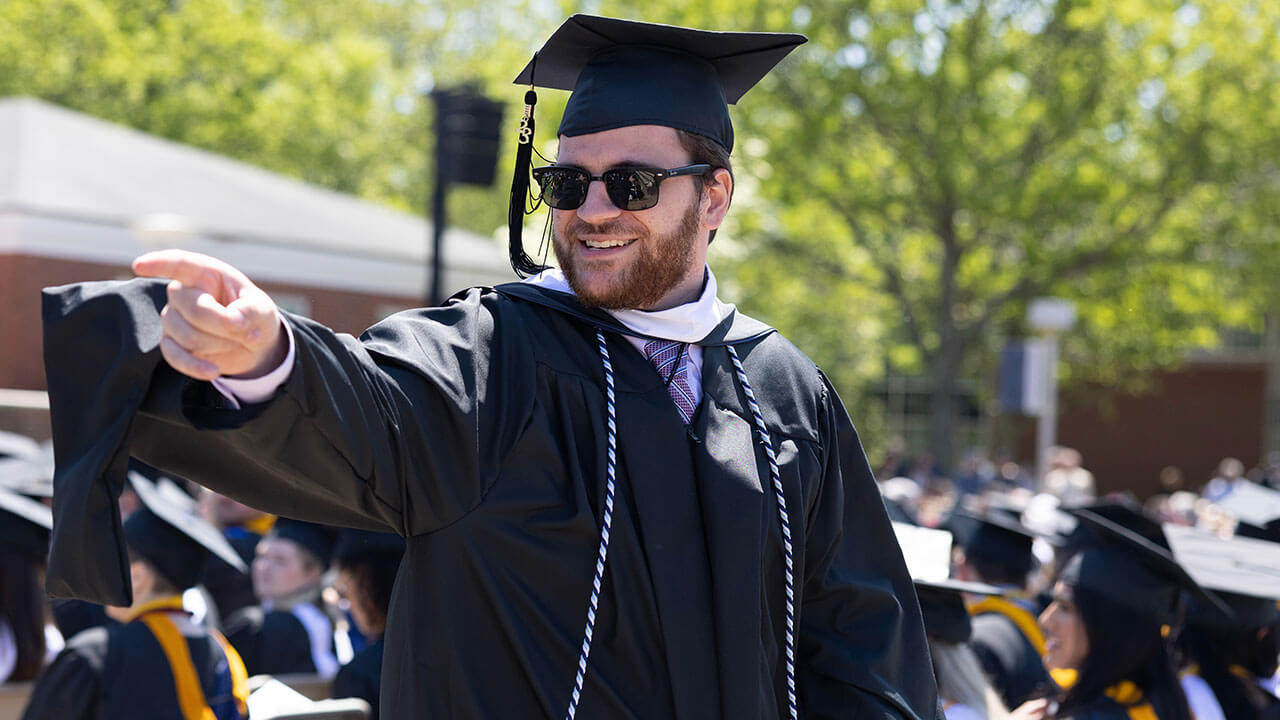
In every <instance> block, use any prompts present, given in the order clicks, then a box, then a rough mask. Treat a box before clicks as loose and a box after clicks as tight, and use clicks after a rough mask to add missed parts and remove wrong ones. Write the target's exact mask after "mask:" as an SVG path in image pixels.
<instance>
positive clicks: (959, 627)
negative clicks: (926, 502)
mask: <svg viewBox="0 0 1280 720" xmlns="http://www.w3.org/2000/svg"><path fill="white" fill-rule="evenodd" d="M893 532H894V535H896V536H897V538H898V545H899V546H900V547H901V548H902V557H903V559H904V560H906V563H907V571H908V572H909V573H911V578H912V581H913V582H914V583H915V586H916V597H917V598H918V599H919V601H920V612H921V614H922V615H924V629H925V633H926V634H928V635H929V636H931V637H934V638H937V639H939V640H943V641H945V642H952V643H960V642H965V641H967V640H968V639H969V635H970V633H971V632H972V625H971V624H970V621H969V609H968V607H967V606H966V605H965V602H964V593H972V594H975V595H999V594H1001V592H1000V588H998V587H995V586H994V585H987V584H985V583H972V582H963V581H960V580H952V579H951V577H950V574H951V533H949V532H947V531H946V530H934V529H932V528H924V527H916V526H914V525H907V524H904V523H894V524H893Z"/></svg>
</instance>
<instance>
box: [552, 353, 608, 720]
mask: <svg viewBox="0 0 1280 720" xmlns="http://www.w3.org/2000/svg"><path fill="white" fill-rule="evenodd" d="M596 341H597V342H598V343H599V346H600V360H601V362H603V363H604V396H605V406H606V411H607V414H608V422H609V424H608V437H609V440H608V442H609V452H608V464H607V467H606V470H605V486H604V518H603V520H602V521H601V529H600V554H599V555H598V556H597V557H596V575H595V578H593V579H592V580H591V602H590V604H589V605H588V606H587V629H586V632H585V633H584V634H583V638H582V652H581V653H580V654H579V655H578V675H577V677H575V678H574V679H573V694H572V696H571V697H570V698H569V710H568V711H567V712H566V713H565V718H566V720H573V716H574V715H575V714H576V713H577V712H578V701H579V700H581V699H582V683H583V681H584V680H586V677H587V658H588V656H590V655H591V634H592V633H593V632H594V631H595V627H596V608H597V607H598V606H599V604H600V584H601V583H602V582H604V567H605V561H606V560H608V558H609V529H610V527H611V526H612V525H613V479H614V473H615V469H616V467H617V458H618V423H617V417H616V413H615V411H614V396H613V363H612V362H610V361H609V346H608V344H606V343H605V340H604V333H602V332H600V331H599V330H596Z"/></svg>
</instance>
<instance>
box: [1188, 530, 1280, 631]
mask: <svg viewBox="0 0 1280 720" xmlns="http://www.w3.org/2000/svg"><path fill="white" fill-rule="evenodd" d="M1164 531H1165V535H1166V536H1168V538H1169V545H1170V546H1171V547H1172V548H1173V555H1174V557H1175V558H1177V560H1178V562H1179V563H1180V564H1181V565H1182V566H1183V567H1184V568H1186V570H1187V572H1188V573H1189V574H1190V575H1191V577H1192V578H1194V579H1195V581H1196V582H1197V583H1199V584H1200V586H1201V587H1205V588H1208V589H1210V590H1213V591H1214V594H1216V595H1218V596H1220V597H1221V598H1222V600H1223V601H1225V602H1226V603H1227V605H1229V606H1230V607H1231V610H1232V612H1233V613H1234V617H1228V616H1226V615H1223V614H1222V613H1221V612H1218V611H1217V610H1216V609H1215V608H1213V607H1212V606H1204V605H1203V604H1202V603H1192V606H1191V608H1190V615H1191V617H1192V619H1193V620H1194V621H1195V622H1197V623H1201V624H1205V625H1210V626H1217V627H1243V628H1257V627H1261V626H1263V625H1269V624H1271V623H1273V622H1275V620H1276V601H1277V600H1280V545H1277V544H1276V543H1272V542H1267V541H1265V540H1253V539H1248V538H1238V537H1237V538H1230V539H1227V538H1221V537H1218V536H1216V535H1212V534H1210V533H1207V532H1204V531H1202V530H1197V529H1195V528H1189V527H1183V526H1180V525H1169V524H1167V525H1165V526H1164Z"/></svg>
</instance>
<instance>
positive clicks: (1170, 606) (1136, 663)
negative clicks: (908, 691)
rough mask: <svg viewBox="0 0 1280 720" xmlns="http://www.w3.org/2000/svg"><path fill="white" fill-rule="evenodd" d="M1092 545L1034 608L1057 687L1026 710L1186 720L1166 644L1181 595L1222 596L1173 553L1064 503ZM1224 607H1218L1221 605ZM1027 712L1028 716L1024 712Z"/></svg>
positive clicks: (1118, 719) (1119, 719)
mask: <svg viewBox="0 0 1280 720" xmlns="http://www.w3.org/2000/svg"><path fill="white" fill-rule="evenodd" d="M1071 513H1072V515H1074V516H1076V517H1077V518H1078V519H1079V520H1081V521H1082V522H1084V523H1085V524H1086V525H1087V526H1088V527H1089V529H1090V530H1092V531H1093V532H1094V533H1095V535H1096V537H1097V543H1096V544H1094V545H1091V546H1088V547H1085V548H1084V549H1083V550H1081V551H1080V552H1078V553H1077V554H1076V555H1075V556H1073V557H1072V558H1071V560H1070V561H1068V562H1067V564H1066V566H1065V568H1064V569H1063V572H1062V574H1061V576H1060V577H1059V578H1058V581H1057V583H1056V584H1055V585H1054V588H1053V602H1052V603H1051V604H1050V605H1049V607H1048V608H1047V609H1046V610H1045V611H1044V613H1042V614H1041V616H1040V625H1041V627H1042V628H1043V629H1044V631H1045V637H1046V643H1045V651H1046V654H1045V664H1046V666H1047V667H1048V668H1049V669H1050V671H1051V672H1052V674H1053V677H1054V679H1055V681H1057V682H1058V684H1059V685H1060V686H1061V688H1062V690H1061V691H1060V692H1058V693H1056V694H1055V695H1054V696H1053V697H1052V698H1050V701H1049V702H1045V701H1039V702H1038V704H1035V703H1033V704H1031V707H1030V708H1029V707H1028V706H1024V707H1023V708H1019V713H1020V714H1022V715H1023V717H1033V718H1034V717H1045V716H1047V717H1052V718H1075V719H1077V720H1078V719H1081V718H1091V719H1095V720H1111V719H1113V718H1114V719H1115V720H1126V719H1132V720H1143V719H1145V720H1190V718H1191V714H1190V711H1189V709H1188V706H1187V699H1186V696H1185V695H1184V693H1183V691H1182V688H1181V686H1180V684H1179V682H1178V676H1177V672H1176V668H1175V665H1174V654H1173V652H1172V649H1171V647H1170V644H1171V641H1172V636H1173V635H1174V634H1175V632H1174V631H1175V630H1176V628H1174V627H1173V625H1174V624H1175V623H1176V622H1177V619H1178V617H1179V615H1180V612H1181V608H1180V593H1181V591H1183V590H1187V591H1190V592H1192V593H1195V594H1196V595H1198V596H1199V597H1201V598H1203V599H1204V600H1205V601H1206V602H1210V603H1213V604H1215V605H1220V606H1221V601H1220V600H1218V599H1217V598H1216V597H1214V596H1213V595H1212V594H1210V593H1208V592H1207V591H1205V590H1204V589H1202V588H1201V587H1200V586H1199V585H1197V584H1196V582H1195V581H1194V580H1193V579H1192V578H1191V577H1190V576H1189V575H1188V574H1187V573H1186V571H1185V570H1184V569H1183V568H1182V567H1181V566H1180V565H1178V563H1177V562H1176V561H1175V560H1174V558H1173V556H1172V554H1171V553H1170V552H1169V551H1167V550H1165V549H1164V548H1162V547H1160V546H1159V545H1157V544H1155V543H1153V542H1151V541H1149V540H1147V539H1145V538H1144V537H1142V535H1140V534H1138V533H1135V532H1133V531H1131V530H1129V529H1127V528H1125V527H1123V526H1122V525H1120V524H1117V523H1115V522H1113V521H1111V520H1108V519H1106V518H1104V517H1102V516H1100V515H1097V514H1095V513H1092V512H1090V511H1089V510H1085V509H1076V510H1072V511H1071ZM1222 607H1223V608H1225V606H1222ZM1024 710H1025V711H1026V713H1025V714H1023V713H1022V711H1024Z"/></svg>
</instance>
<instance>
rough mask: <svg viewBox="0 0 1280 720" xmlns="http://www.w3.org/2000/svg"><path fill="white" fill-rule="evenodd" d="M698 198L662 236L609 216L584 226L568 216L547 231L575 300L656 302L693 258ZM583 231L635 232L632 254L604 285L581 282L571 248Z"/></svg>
mask: <svg viewBox="0 0 1280 720" xmlns="http://www.w3.org/2000/svg"><path fill="white" fill-rule="evenodd" d="M701 200H702V198H701V196H699V197H698V198H695V200H694V202H693V203H692V204H691V205H690V207H689V209H688V210H687V211H686V212H685V214H684V216H683V217H681V218H680V225H679V226H678V227H677V228H676V229H675V230H674V231H673V232H671V233H669V234H667V235H657V236H655V235H650V234H649V233H648V232H646V231H645V230H644V229H643V228H642V227H635V228H632V227H630V226H628V225H625V224H624V223H622V222H619V221H614V222H609V223H605V224H603V225H589V224H587V223H585V222H582V221H581V220H578V219H576V218H575V219H574V220H572V221H570V223H569V224H568V225H567V226H566V227H565V230H564V236H563V237H562V236H561V235H560V234H559V233H553V234H554V235H555V237H554V238H553V243H552V244H553V246H554V248H555V253H556V260H557V261H558V262H559V263H560V270H561V271H562V272H564V276H565V278H566V279H567V280H568V281H569V287H570V288H572V289H573V292H574V294H575V295H576V296H577V297H578V301H579V302H580V303H582V304H583V305H586V306H587V307H598V308H604V309H606V310H626V309H635V308H641V309H642V308H648V307H652V306H654V305H656V304H657V303H658V301H659V300H661V299H662V297H663V296H664V295H666V294H667V293H668V292H670V291H671V289H672V288H674V287H675V286H676V285H678V284H679V283H680V281H681V280H683V279H684V277H685V276H686V275H687V274H688V272H689V263H691V262H692V261H693V257H694V247H695V245H696V243H697V238H698V230H699V229H700V227H701V223H700V213H699V211H700V210H701V207H702V202H701ZM584 234H599V235H612V236H614V237H618V236H626V235H635V237H636V239H635V240H634V241H633V244H635V245H638V247H637V248H636V250H637V251H638V252H637V257H636V258H635V259H634V260H632V261H631V263H630V264H629V265H627V266H626V267H625V268H623V269H622V270H621V271H620V272H619V274H618V276H617V279H616V281H615V282H613V283H612V284H611V285H610V286H609V287H607V288H603V289H601V290H598V291H597V290H595V289H593V288H589V287H587V286H586V283H585V282H584V281H583V277H582V274H583V270H582V268H579V267H578V264H577V263H578V259H579V258H578V255H577V254H576V253H575V252H573V250H574V249H575V248H576V246H577V245H578V244H579V243H581V242H582V241H581V240H579V239H578V238H579V237H580V236H581V235H584Z"/></svg>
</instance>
